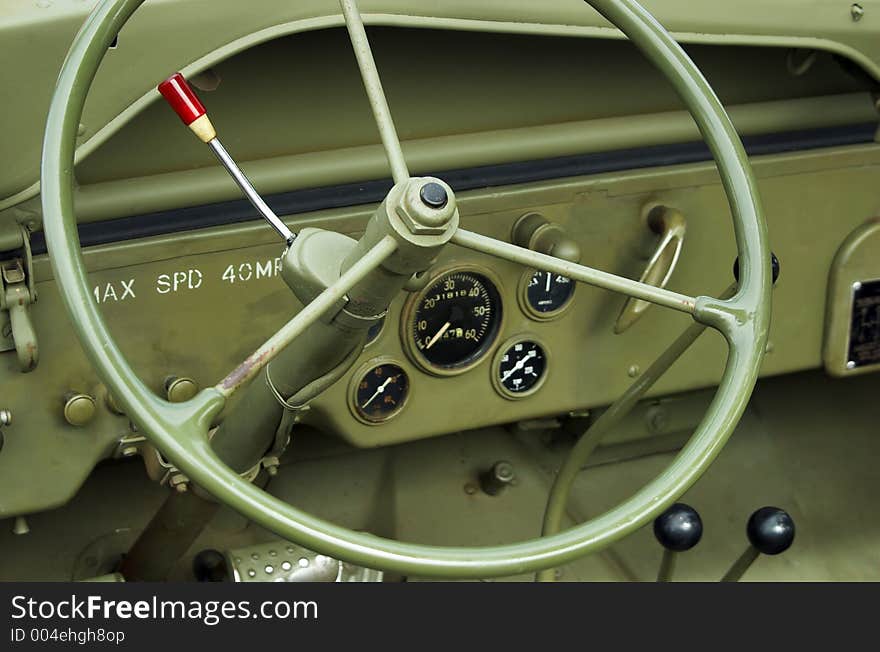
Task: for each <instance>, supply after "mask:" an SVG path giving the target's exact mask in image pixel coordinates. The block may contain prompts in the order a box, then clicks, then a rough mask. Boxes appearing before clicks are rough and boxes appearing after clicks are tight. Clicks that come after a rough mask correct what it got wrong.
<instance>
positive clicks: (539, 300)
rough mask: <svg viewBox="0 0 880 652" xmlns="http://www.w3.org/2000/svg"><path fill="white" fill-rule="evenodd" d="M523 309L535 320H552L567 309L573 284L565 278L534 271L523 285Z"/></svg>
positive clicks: (527, 276) (550, 273)
mask: <svg viewBox="0 0 880 652" xmlns="http://www.w3.org/2000/svg"><path fill="white" fill-rule="evenodd" d="M523 285H524V287H523V292H522V295H523V296H522V298H523V307H524V308H525V309H526V312H527V313H529V314H530V315H531V316H532V317H534V318H536V319H552V318H553V317H556V316H557V315H559V314H560V313H561V312H562V311H563V310H565V308H567V307H568V305H569V303H570V301H571V297H572V295H573V294H574V287H575V284H574V282H573V281H572V280H571V279H570V278H568V277H567V276H561V275H559V274H554V273H553V272H546V271H541V270H535V271H533V272H531V273H529V274H527V275H526V277H525V279H524V283H523Z"/></svg>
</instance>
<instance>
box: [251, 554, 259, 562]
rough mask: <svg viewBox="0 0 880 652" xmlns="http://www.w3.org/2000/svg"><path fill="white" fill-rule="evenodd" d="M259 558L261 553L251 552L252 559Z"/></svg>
mask: <svg viewBox="0 0 880 652" xmlns="http://www.w3.org/2000/svg"><path fill="white" fill-rule="evenodd" d="M259 558H260V555H258V554H257V553H255V552H252V553H251V559H254V560H256V559H259Z"/></svg>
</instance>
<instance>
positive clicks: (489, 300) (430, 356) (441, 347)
mask: <svg viewBox="0 0 880 652" xmlns="http://www.w3.org/2000/svg"><path fill="white" fill-rule="evenodd" d="M405 315H406V319H407V320H408V323H407V324H406V327H405V328H404V329H403V330H404V332H405V333H406V335H405V336H406V337H407V344H408V348H409V350H410V352H411V353H412V356H413V358H414V359H415V361H416V362H417V363H419V364H420V365H421V366H422V367H423V368H425V369H427V370H428V371H432V372H436V373H440V374H453V373H460V372H462V371H465V370H467V369H470V368H471V367H473V366H474V365H475V364H477V363H478V362H479V361H480V360H481V359H482V358H483V356H484V354H485V353H486V352H487V351H488V349H489V348H490V347H491V346H492V343H493V342H494V341H495V338H496V337H497V335H498V332H499V330H500V325H501V298H500V296H499V294H498V288H497V287H496V285H495V284H494V283H493V282H492V281H491V280H489V278H488V277H487V276H486V275H485V274H481V273H479V272H476V271H471V270H460V271H453V272H449V273H447V274H445V275H443V276H441V277H440V278H438V279H437V280H436V281H434V282H433V283H432V284H431V285H429V286H428V287H427V288H426V289H425V290H423V291H422V292H421V293H420V294H419V295H418V296H416V297H414V298H413V299H412V300H411V303H410V307H409V310H407V311H405Z"/></svg>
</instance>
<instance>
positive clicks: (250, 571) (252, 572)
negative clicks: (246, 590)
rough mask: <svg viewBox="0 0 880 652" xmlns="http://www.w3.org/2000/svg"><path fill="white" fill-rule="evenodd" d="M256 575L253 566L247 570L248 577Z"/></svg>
mask: <svg viewBox="0 0 880 652" xmlns="http://www.w3.org/2000/svg"><path fill="white" fill-rule="evenodd" d="M256 576H257V571H255V570H254V569H253V568H251V569H249V570H248V577H256Z"/></svg>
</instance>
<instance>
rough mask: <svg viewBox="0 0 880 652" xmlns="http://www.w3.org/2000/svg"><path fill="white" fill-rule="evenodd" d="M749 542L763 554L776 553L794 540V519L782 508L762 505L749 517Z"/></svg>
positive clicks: (786, 548)
mask: <svg viewBox="0 0 880 652" xmlns="http://www.w3.org/2000/svg"><path fill="white" fill-rule="evenodd" d="M746 534H747V535H748V537H749V542H750V543H751V544H752V545H753V546H754V547H755V549H756V550H757V551H758V552H760V553H762V554H764V555H778V554H781V553H783V552H785V551H786V550H788V549H789V548H790V547H791V544H792V542H793V541H794V520H793V519H792V518H791V516H790V515H789V514H788V512H786V511H785V510H784V509H779V508H778V507H762V508H761V509H759V510H757V511H756V512H755V513H754V514H752V515H751V517H749V523H748V525H747V526H746Z"/></svg>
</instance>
